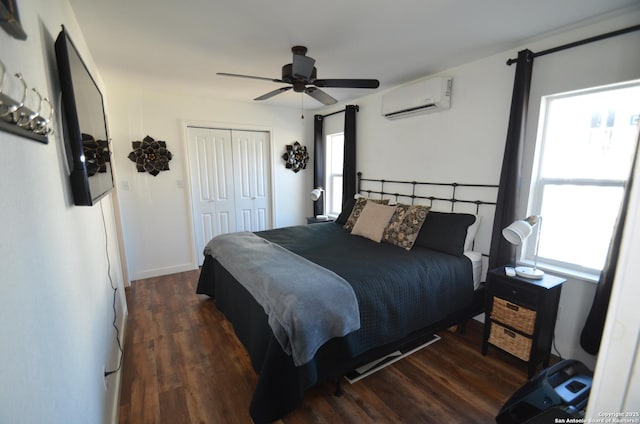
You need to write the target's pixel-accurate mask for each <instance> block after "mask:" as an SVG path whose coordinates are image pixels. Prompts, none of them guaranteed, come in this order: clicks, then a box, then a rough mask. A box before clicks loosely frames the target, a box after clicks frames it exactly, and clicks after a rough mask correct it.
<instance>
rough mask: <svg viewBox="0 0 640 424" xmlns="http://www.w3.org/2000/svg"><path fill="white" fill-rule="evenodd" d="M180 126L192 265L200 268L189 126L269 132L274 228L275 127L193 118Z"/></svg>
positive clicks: (273, 221)
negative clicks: (192, 193) (183, 153)
mask: <svg viewBox="0 0 640 424" xmlns="http://www.w3.org/2000/svg"><path fill="white" fill-rule="evenodd" d="M180 127H181V129H182V131H181V133H182V147H183V151H184V152H185V156H186V157H185V160H184V165H185V171H186V172H185V174H186V181H187V186H186V187H185V191H186V195H187V210H188V211H189V213H188V215H189V216H188V222H189V228H191V232H190V233H189V239H190V240H189V241H190V243H191V262H192V265H193V267H194V269H196V268H198V262H199V261H198V255H201V254H202V252H198V251H197V246H196V237H195V221H194V217H193V211H194V207H193V198H192V196H191V189H192V188H193V187H192V184H193V181H191V171H190V169H191V164H192V161H193V158H192V157H190V156H189V127H200V128H210V129H219V130H229V131H233V130H236V131H260V132H266V133H268V134H269V185H270V190H271V201H270V203H271V204H270V205H269V206H270V208H271V219H270V221H271V222H269V226H270V228H273V226H274V223H275V222H277V221H276V213H277V212H276V208H275V205H276V191H275V173H274V169H275V166H274V164H275V163H274V162H275V160H274V158H275V151H274V147H273V146H274V143H273V139H274V131H273V128H272V127H270V126H265V125H255V124H241V123H237V122H233V123H231V122H220V121H200V120H192V119H182V120H180Z"/></svg>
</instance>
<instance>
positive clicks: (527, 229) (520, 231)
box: [502, 220, 533, 246]
mask: <svg viewBox="0 0 640 424" xmlns="http://www.w3.org/2000/svg"><path fill="white" fill-rule="evenodd" d="M532 230H533V227H532V226H531V224H529V223H528V222H527V221H524V220H521V221H515V222H513V223H512V224H511V225H509V226H508V227H507V228H505V229H503V230H502V235H503V237H504V238H505V239H507V241H508V242H509V243H511V244H515V245H518V246H519V245H521V244H522V243H523V242H524V241H525V240H526V239H527V237H529V236H530V235H531V232H532Z"/></svg>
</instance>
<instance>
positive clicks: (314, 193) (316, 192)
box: [311, 188, 324, 202]
mask: <svg viewBox="0 0 640 424" xmlns="http://www.w3.org/2000/svg"><path fill="white" fill-rule="evenodd" d="M323 191H324V190H322V189H321V188H314V189H313V190H311V200H313V201H314V202H315V201H316V200H318V199H320V196H322V192H323Z"/></svg>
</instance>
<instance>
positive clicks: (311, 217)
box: [307, 216, 333, 224]
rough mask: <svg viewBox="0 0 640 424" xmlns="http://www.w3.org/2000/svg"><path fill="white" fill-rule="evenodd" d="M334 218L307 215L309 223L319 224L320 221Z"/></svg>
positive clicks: (328, 220) (329, 220)
mask: <svg viewBox="0 0 640 424" xmlns="http://www.w3.org/2000/svg"><path fill="white" fill-rule="evenodd" d="M332 221H333V219H330V218H327V219H319V218H316V217H315V216H308V217H307V224H318V223H320V222H332Z"/></svg>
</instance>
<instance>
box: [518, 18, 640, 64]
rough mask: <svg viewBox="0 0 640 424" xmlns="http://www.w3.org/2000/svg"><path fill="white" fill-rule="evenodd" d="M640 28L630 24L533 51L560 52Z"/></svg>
mask: <svg viewBox="0 0 640 424" xmlns="http://www.w3.org/2000/svg"><path fill="white" fill-rule="evenodd" d="M638 30H640V25H634V26H630V27H628V28H623V29H619V30H617V31H612V32H607V33H605V34H600V35H596V36H595V37H590V38H585V39H584V40H580V41H574V42H573V43H569V44H564V45H562V46H558V47H554V48H551V49H547V50H543V51H541V52H538V53H533V57H538V56H544V55H547V54H549V53H555V52H559V51H561V50H566V49H570V48H572V47H578V46H582V45H583V44H588V43H593V42H594V41H600V40H604V39H607V38H611V37H616V36H618V35H622V34H627V33H629V32H633V31H638ZM517 61H518V59H509V60H507V65H508V66H511V65H512V64H514V63H516V62H517Z"/></svg>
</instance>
